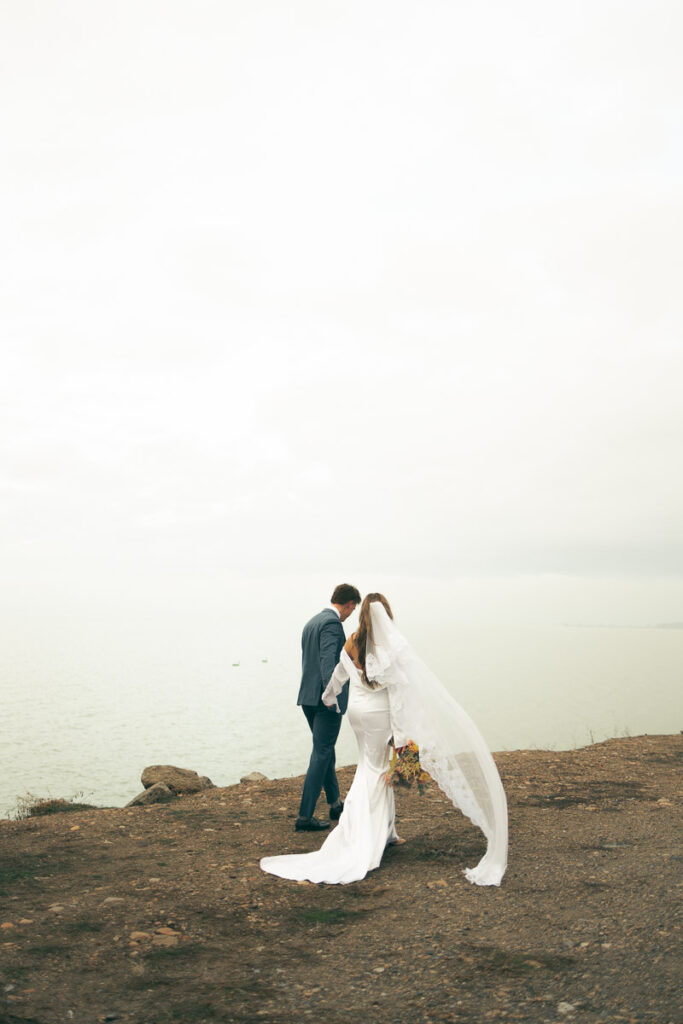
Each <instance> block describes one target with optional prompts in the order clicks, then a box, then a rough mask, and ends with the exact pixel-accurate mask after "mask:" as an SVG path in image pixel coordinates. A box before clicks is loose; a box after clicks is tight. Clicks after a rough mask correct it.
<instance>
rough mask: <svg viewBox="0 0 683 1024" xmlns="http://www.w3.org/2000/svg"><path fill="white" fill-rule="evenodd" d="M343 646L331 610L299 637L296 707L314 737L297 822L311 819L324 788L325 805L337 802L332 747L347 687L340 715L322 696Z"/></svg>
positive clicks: (342, 700)
mask: <svg viewBox="0 0 683 1024" xmlns="http://www.w3.org/2000/svg"><path fill="white" fill-rule="evenodd" d="M345 642H346V636H345V634H344V629H343V627H342V624H341V621H340V618H339V616H338V615H337V613H336V611H335V610H334V608H325V609H324V610H323V611H321V612H319V613H318V614H317V615H314V616H313V618H312V619H310V620H309V621H308V622H307V623H306V625H305V626H304V630H303V633H302V634H301V686H300V688H299V697H298V699H297V704H299V705H301V707H302V708H303V712H304V714H305V715H306V720H307V721H308V724H309V726H310V729H311V732H312V734H313V753H312V754H311V760H310V762H309V765H308V771H307V772H306V779H305V781H304V789H303V793H302V794H301V806H300V808H299V817H300V818H311V817H313V812H314V811H315V805H316V803H317V802H318V797H319V796H320V791H321V789H323V787H324V789H325V797H326V799H327V802H328V804H334V803H336V802H337V800H338V799H339V783H338V782H337V773H336V772H335V770H334V766H335V756H334V745H335V743H336V742H337V736H338V735H339V729H340V727H341V720H342V715H343V714H344V712H345V711H346V706H347V704H348V702H349V687H348V683H347V684H346V686H345V687H344V688H343V690H342V691H341V693H340V694H339V696H338V697H337V703H338V704H339V708H340V710H341V712H342V715H340V714H339V713H338V712H337V711H336V710H335V709H334V708H332V709H331V710H330V708H327V707H325V705H324V704H323V702H322V695H323V690H324V689H325V687H326V686H327V684H328V683H329V681H330V676H331V675H332V673H333V672H334V669H335V666H336V664H337V662H338V661H339V655H340V654H341V652H342V648H343V646H344V643H345Z"/></svg>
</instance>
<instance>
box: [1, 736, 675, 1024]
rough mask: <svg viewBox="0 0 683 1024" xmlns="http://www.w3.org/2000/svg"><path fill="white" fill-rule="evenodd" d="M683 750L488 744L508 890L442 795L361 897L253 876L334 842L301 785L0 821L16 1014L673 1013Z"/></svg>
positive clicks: (401, 816)
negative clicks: (304, 819)
mask: <svg viewBox="0 0 683 1024" xmlns="http://www.w3.org/2000/svg"><path fill="white" fill-rule="evenodd" d="M682 749H683V743H682V740H681V737H680V736H640V737H633V738H625V739H618V740H610V741H608V742H606V743H599V744H595V745H594V746H591V747H586V748H584V749H582V750H573V751H562V752H556V751H539V750H532V751H514V752H508V753H503V754H500V755H496V760H497V762H498V765H499V767H500V771H501V775H502V778H503V783H504V786H505V789H506V792H507V795H508V800H509V806H510V858H509V869H508V873H507V875H506V877H505V879H504V881H503V884H502V886H501V887H500V888H486V889H484V888H479V887H476V886H473V885H470V884H469V883H468V882H467V881H466V880H465V878H464V876H463V874H462V871H463V869H464V868H465V867H468V866H471V865H473V864H475V863H476V862H477V860H478V859H479V857H480V856H481V854H482V853H483V849H484V843H483V839H482V837H481V836H480V834H479V833H478V831H477V830H476V829H475V828H474V827H473V826H471V825H470V824H469V822H467V821H466V820H465V819H464V818H463V817H462V816H461V815H460V814H459V813H458V812H457V811H455V810H454V809H453V808H452V806H451V805H450V804H449V803H448V801H447V800H446V799H445V798H444V797H443V796H442V795H441V793H440V792H439V790H438V789H437V788H436V787H435V786H433V785H432V786H430V787H429V788H428V791H427V793H426V794H425V795H424V796H422V797H420V796H419V795H418V794H417V792H413V791H410V792H399V794H398V796H397V808H398V814H397V818H398V827H399V831H400V833H401V835H402V836H403V837H404V838H405V839H406V840H407V842H406V844H405V845H404V846H399V847H392V848H389V849H388V850H387V852H386V854H385V857H384V860H383V862H382V865H381V867H380V868H379V869H378V870H377V871H374V872H372V873H371V874H370V875H369V876H368V877H367V878H366V879H364V880H363V881H362V882H357V883H354V884H352V885H349V886H325V885H322V886H315V885H310V884H308V883H295V882H287V881H283V880H281V879H277V878H274V877H272V876H270V875H266V874H263V873H262V872H261V871H260V870H259V867H258V859H259V857H261V856H263V855H265V854H273V853H284V852H295V851H305V850H310V849H315V848H317V846H318V845H319V844H320V842H321V838H320V836H319V835H316V834H311V833H295V832H294V830H293V825H294V816H295V813H296V810H297V805H298V800H299V795H300V789H301V781H302V780H301V779H278V780H275V781H268V782H260V783H242V784H240V785H236V786H230V787H227V788H224V789H213V790H209V791H207V792H205V793H203V794H200V795H197V796H192V797H182V798H179V799H177V800H175V801H174V802H172V803H169V804H164V805H156V806H153V807H151V808H135V809H128V810H126V809H102V810H94V811H81V812H72V813H68V814H56V815H52V816H50V817H46V818H29V819H26V820H23V821H4V822H1V823H0V1021H2V1022H4V1024H29V1022H36V1024H52V1022H56V1021H60V1022H64V1021H74V1022H107V1021H121V1022H127V1021H128V1022H136V1024H137V1022H140V1024H142V1022H144V1024H155V1022H158V1024H162V1022H163V1024H165V1022H188V1024H189V1022H203V1021H206V1022H215V1021H222V1022H236V1024H237V1022H240V1024H242V1022H246V1021H258V1022H263V1024H293V1022H300V1021H304V1022H305V1021H307V1020H320V1021H324V1022H325V1024H341V1022H344V1024H348V1022H356V1021H358V1020H362V1021H364V1022H365V1024H408V1022H411V1024H416V1022H419V1024H421V1022H424V1024H426V1022H433V1024H442V1022H468V1024H470V1022H471V1024H480V1022H486V1021H491V1020H494V1021H497V1020H509V1021H529V1022H544V1024H550V1022H560V1021H562V1022H565V1021H566V1022H569V1024H573V1022H577V1024H578V1022H590V1024H599V1022H603V1024H614V1022H629V1024H635V1022H653V1024H667V1022H671V1024H674V1022H676V1024H679V1022H680V1021H681V1019H683V1015H682V1014H681V1002H680V995H679V989H678V982H679V979H680V973H681V959H680V943H679V939H680V921H679V920H678V919H677V917H676V911H677V903H676V900H675V896H676V893H677V892H680V885H681V847H680V836H681V827H680V826H681V817H680V803H679V802H678V798H679V796H680V781H679V780H680V774H678V775H677V771H678V769H679V766H680V762H681V751H682ZM141 767H142V766H141ZM186 767H189V766H186ZM192 767H196V768H197V769H199V770H200V771H201V765H196V766H192ZM352 774H353V768H346V769H342V770H341V771H340V781H341V782H342V791H345V790H346V789H347V788H348V785H349V783H350V780H351V777H352ZM323 810H324V808H323V807H322V806H320V805H319V812H318V813H322V812H323Z"/></svg>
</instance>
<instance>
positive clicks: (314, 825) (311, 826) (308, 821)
mask: <svg viewBox="0 0 683 1024" xmlns="http://www.w3.org/2000/svg"><path fill="white" fill-rule="evenodd" d="M329 827H330V823H329V821H321V820H320V818H297V819H296V822H295V824H294V828H295V830H296V831H297V832H322V830H323V829H325V828H329Z"/></svg>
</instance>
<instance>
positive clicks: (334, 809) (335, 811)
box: [330, 800, 344, 821]
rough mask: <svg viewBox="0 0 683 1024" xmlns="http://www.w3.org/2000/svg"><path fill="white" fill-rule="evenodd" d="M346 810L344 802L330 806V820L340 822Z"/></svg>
mask: <svg viewBox="0 0 683 1024" xmlns="http://www.w3.org/2000/svg"><path fill="white" fill-rule="evenodd" d="M343 810H344V801H343V800H335V801H334V803H333V804H330V818H331V819H332V821H339V818H340V816H341V812H342V811H343Z"/></svg>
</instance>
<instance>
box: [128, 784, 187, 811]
mask: <svg viewBox="0 0 683 1024" xmlns="http://www.w3.org/2000/svg"><path fill="white" fill-rule="evenodd" d="M175 795H176V794H175V793H174V792H173V790H172V789H171V788H170V786H166V785H164V783H163V782H156V783H155V784H154V785H153V786H150V787H149V789H143V791H142V793H138V795H137V796H136V797H134V798H133V799H132V800H131V801H130V803H127V804H126V807H146V806H147V804H159V803H162V802H163V801H164V800H173V799H174V798H175Z"/></svg>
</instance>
